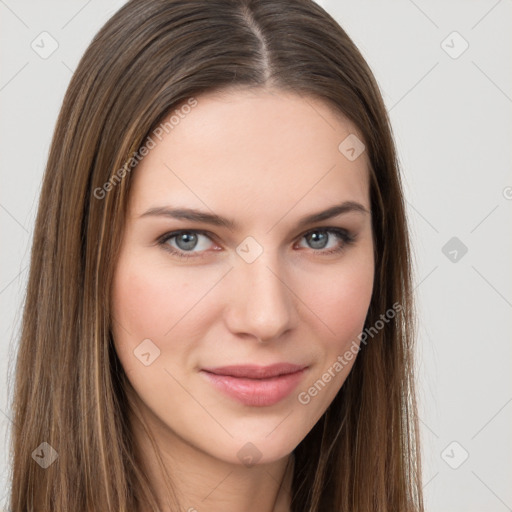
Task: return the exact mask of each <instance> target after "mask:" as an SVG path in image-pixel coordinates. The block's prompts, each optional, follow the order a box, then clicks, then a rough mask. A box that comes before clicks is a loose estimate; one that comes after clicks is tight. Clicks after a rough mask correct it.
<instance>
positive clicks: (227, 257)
mask: <svg viewBox="0 0 512 512" xmlns="http://www.w3.org/2000/svg"><path fill="white" fill-rule="evenodd" d="M411 265H412V262H411V257H410V248H409V239H408V231H407V224H406V217H405V212H404V199H403V195H402V189H401V183H400V176H399V169H398V164H397V158H396V155H395V149H394V144H393V139H392V133H391V128H390V126H389V121H388V118H387V113H386V110H385V107H384V104H383V101H382V98H381V95H380V93H379V90H378V86H377V84H376V81H375V79H374V77H373V75H372V73H371V71H370V69H369V68H368V66H367V64H366V63H365V61H364V59H363V57H362V56H361V54H360V53H359V51H358V50H357V48H356V47H355V45H354V44H353V43H352V41H351V40H350V39H349V37H348V36H347V35H346V33H345V32H344V31H343V30H342V29H341V27H340V26H339V25H338V24H337V23H336V22H335V21H334V20H333V19H332V18H331V17H330V16H329V15H328V14H327V13H326V12H325V11H324V10H323V9H322V8H321V7H319V6H318V5H317V4H315V3H314V2H312V1H308V0H280V1H277V2H276V1H275V0H213V1H212V0H192V1H177V0H144V1H142V0H131V1H129V2H128V3H127V4H125V6H123V7H122V8H121V9H120V10H119V11H118V12H117V13H116V14H115V15H114V16H113V17H112V18H111V19H110V20H109V21H108V22H107V23H106V25H105V26H104V27H103V28H102V29H101V30H100V32H99V33H98V34H97V36H96V37H95V38H94V40H93V41H92V43H91V45H90V46H89V48H88V49H87V51H86V52H85V55H84V56H83V58H82V60H81V62H80V64H79V66H78V68H77V70H76V72H75V74H74V76H73V78H72V80H71V83H70V85H69V88H68V91H67V93H66V96H65V98H64V103H63V106H62V110H61V112H60V116H59V118H58V121H57V126H56V130H55V133H54V137H53V142H52V146H51V151H50V155H49V160H48V164H47V169H46V173H45V177H44V184H43V189H42V192H41V198H40V205H39V211H38V217H37V221H36V228H35V235H34V243H33V249H32V260H31V268H30V276H29V283H28V290H27V298H26V302H25V309H24V317H23V327H22V335H21V341H20V348H19V354H18V361H17V368H16V382H15V394H14V397H13V411H14V421H15V424H16V428H15V429H14V431H13V436H12V451H13V469H12V493H11V503H10V509H11V510H12V511H13V512H21V511H26V510H52V511H59V512H61V511H62V512H64V511H66V512H67V511H69V510H73V511H77V512H78V511H90V510H95V511H99V510H102V511H103V510H104V511H107V510H108V511H142V512H146V511H148V512H149V511H158V510H159V511H165V512H169V511H173V512H174V511H178V510H188V511H194V510H196V511H198V512H201V511H208V512H214V511H218V510H224V511H226V510H244V512H252V511H258V512H266V511H269V512H270V511H277V512H285V511H286V512H288V511H297V512H299V511H301V512H302V511H304V512H305V511H311V512H313V511H320V510H322V511H325V510H327V511H351V512H354V511H370V510H375V511H377V510H378V511H421V510H423V505H422V494H421V478H420V461H419V444H418V437H417V419H416V405H415V394H414V377H413V373H412V368H413V358H412V348H413V340H414V332H413V331H414V329H413V328H414V314H413V302H412V297H411V273H412V272H411Z"/></svg>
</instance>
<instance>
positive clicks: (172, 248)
mask: <svg viewBox="0 0 512 512" xmlns="http://www.w3.org/2000/svg"><path fill="white" fill-rule="evenodd" d="M332 235H334V238H335V239H336V240H337V242H338V243H335V244H334V246H332V245H331V246H330V247H329V246H328V241H329V240H330V238H332ZM201 238H204V239H206V240H210V242H212V238H211V237H210V236H209V235H208V234H207V233H205V232H203V231H195V230H192V231H184V230H182V231H175V232H173V233H167V234H165V235H163V236H162V237H161V238H160V239H159V241H158V243H159V245H161V246H162V247H163V248H164V249H165V250H166V251H168V252H170V253H171V254H173V255H175V256H178V257H180V258H194V257H200V256H201V254H197V253H201V252H203V251H206V250H207V249H208V243H207V242H205V241H204V240H203V243H201ZM300 239H301V240H302V239H303V240H305V241H306V242H307V243H308V244H310V248H311V249H312V250H313V252H314V253H319V254H332V253H336V252H341V251H342V250H343V249H345V247H346V246H347V245H349V244H351V243H353V242H354V240H355V235H353V234H351V233H349V232H348V231H347V230H345V229H340V228H322V229H315V230H312V231H308V232H307V233H304V234H303V235H302V236H301V237H300ZM170 242H174V243H173V244H171V243H170ZM340 242H341V243H340ZM194 249H198V250H197V251H194Z"/></svg>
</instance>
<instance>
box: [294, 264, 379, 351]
mask: <svg viewBox="0 0 512 512" xmlns="http://www.w3.org/2000/svg"><path fill="white" fill-rule="evenodd" d="M373 279H374V267H373V260H371V259H359V260H356V259H355V258H354V261H353V262H350V263H348V264H347V265H343V266H340V268H339V271H337V272H333V271H332V269H331V270H330V271H326V272H323V273H322V274H320V275H318V276H317V278H316V279H315V280H314V282H315V286H314V287H313V286H310V285H309V286H308V287H307V290H306V291H305V293H304V296H306V297H309V299H310V300H308V305H310V308H311V310H312V311H313V312H314V313H315V314H316V315H317V316H318V321H319V322H320V324H321V325H319V328H320V329H321V331H320V332H323V333H325V335H323V336H322V338H323V340H324V343H325V344H326V345H327V347H326V348H329V347H330V348H331V349H332V350H341V349H343V348H344V347H345V346H346V345H347V344H348V345H350V344H351V343H352V341H353V340H354V339H357V336H358V335H359V334H360V332H361V331H362V329H363V326H364V321H365V319H366V315H367V313H368V308H369V305H370V301H371V296H372V291H373ZM322 325H323V328H322V327H321V326H322Z"/></svg>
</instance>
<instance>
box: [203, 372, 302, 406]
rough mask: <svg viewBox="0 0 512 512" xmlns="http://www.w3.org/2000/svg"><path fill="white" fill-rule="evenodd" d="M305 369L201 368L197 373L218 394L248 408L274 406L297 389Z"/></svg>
mask: <svg viewBox="0 0 512 512" xmlns="http://www.w3.org/2000/svg"><path fill="white" fill-rule="evenodd" d="M307 368H308V367H307V366H304V365H296V364H290V363H278V364H274V365H271V366H255V365H238V366H222V367H217V368H203V369H202V370H201V371H200V372H199V373H200V374H202V375H203V376H204V377H205V378H206V379H207V381H208V382H209V383H210V384H212V385H213V386H214V388H216V389H217V390H218V391H220V392H222V393H223V394H226V395H228V396H230V397H231V398H234V399H235V400H236V401H237V402H239V403H242V404H244V405H246V406H251V407H264V406H271V405H274V404H277V403H278V402H280V401H281V400H283V399H284V398H286V397H287V396H288V395H290V393H291V392H292V391H293V390H294V389H295V388H296V387H297V386H298V384H299V383H300V381H301V380H302V379H303V377H304V374H305V372H306V371H307Z"/></svg>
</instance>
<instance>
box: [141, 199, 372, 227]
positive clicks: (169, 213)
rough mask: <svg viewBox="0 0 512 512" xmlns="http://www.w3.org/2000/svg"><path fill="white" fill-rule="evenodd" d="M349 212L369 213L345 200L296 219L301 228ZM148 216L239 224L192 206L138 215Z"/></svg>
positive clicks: (159, 207)
mask: <svg viewBox="0 0 512 512" xmlns="http://www.w3.org/2000/svg"><path fill="white" fill-rule="evenodd" d="M349 212H356V213H362V214H369V213H371V212H370V211H369V210H367V209H366V208H365V207H364V206H363V205H362V204H361V203H357V202H355V201H345V202H343V203H341V204H338V205H334V206H331V207H329V208H327V209H326V210H322V211H320V212H316V213H312V214H309V215H306V216H304V217H301V218H300V219H299V221H298V227H299V228H302V227H305V226H308V225H309V224H313V223H315V222H322V221H324V220H328V219H332V218H333V217H337V216H338V215H342V214H345V213H349ZM148 216H164V217H170V218H172V219H178V220H188V221H191V222H202V223H205V224H212V225H214V226H220V227H225V228H227V229H229V230H232V231H233V230H237V229H239V224H238V223H237V222H236V221H234V220H232V219H228V218H225V217H221V216H219V215H216V214H214V213H208V212H204V211H201V210H196V209H194V208H170V207H168V206H155V207H153V208H150V209H149V210H147V211H146V212H144V213H143V214H142V215H140V217H139V218H142V217H148Z"/></svg>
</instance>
